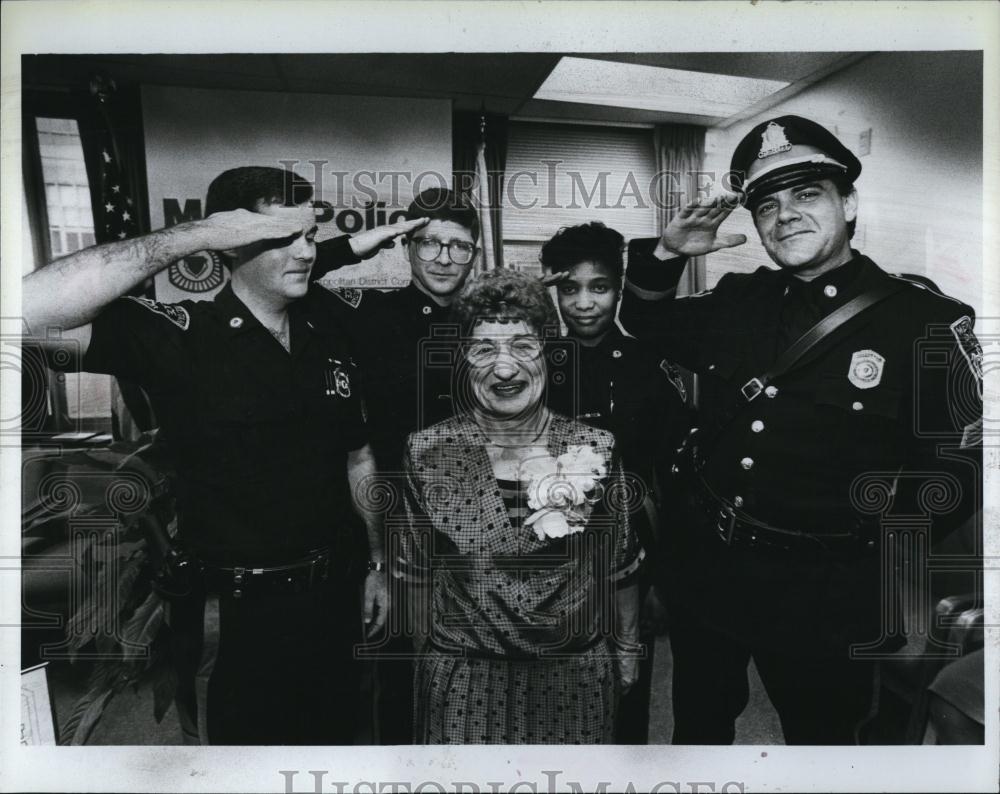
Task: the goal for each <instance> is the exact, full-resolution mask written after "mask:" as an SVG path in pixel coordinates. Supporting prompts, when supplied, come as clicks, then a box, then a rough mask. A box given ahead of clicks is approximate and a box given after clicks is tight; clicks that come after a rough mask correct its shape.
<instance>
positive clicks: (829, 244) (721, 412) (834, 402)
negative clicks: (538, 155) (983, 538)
mask: <svg viewBox="0 0 1000 794" xmlns="http://www.w3.org/2000/svg"><path fill="white" fill-rule="evenodd" d="M731 168H732V171H733V172H735V173H736V174H737V181H736V186H737V187H738V188H740V189H741V190H742V203H743V204H744V205H745V206H746V208H747V209H748V210H749V211H750V212H751V213H752V215H753V220H754V224H755V226H756V228H757V232H758V234H759V235H760V239H761V243H762V244H763V245H764V248H765V249H766V250H767V252H768V254H769V255H770V257H771V259H772V260H773V261H774V262H775V264H777V265H778V269H776V270H775V269H769V268H763V267H762V268H760V269H758V270H757V271H756V272H754V273H751V274H745V275H744V274H732V273H730V274H727V275H726V276H724V277H723V278H722V279H720V281H719V282H718V284H717V285H716V286H715V288H714V289H712V290H710V291H708V292H705V293H701V294H699V295H696V296H690V297H686V298H682V299H674V287H675V285H676V283H677V280H678V278H679V277H680V273H681V270H682V269H683V267H684V264H685V259H684V257H688V256H697V255H702V254H707V253H710V252H712V251H717V250H719V249H721V248H727V247H732V246H736V245H740V244H742V243H743V242H745V239H746V238H745V237H744V236H743V235H733V234H720V233H719V231H718V229H719V226H720V224H721V223H722V221H723V220H725V218H726V217H727V216H728V215H729V213H730V212H731V211H732V209H733V208H734V207H735V206H736V204H737V201H736V200H737V196H734V195H726V196H722V197H720V198H717V199H706V200H700V201H695V202H692V203H691V204H689V205H687V206H686V207H685V208H683V209H682V210H681V212H680V213H679V214H678V215H677V216H676V217H675V218H674V219H673V220H672V221H671V222H670V223H669V224H668V226H667V228H666V229H665V230H664V232H663V235H662V237H661V238H660V239H659V240H653V241H633V244H632V246H631V247H630V252H629V269H628V280H627V284H626V292H625V296H624V299H623V303H622V309H621V314H620V316H621V320H622V323H623V325H624V327H625V328H626V329H627V330H628V331H630V332H631V333H633V334H635V335H636V336H638V337H640V338H642V339H645V340H648V341H650V342H652V343H654V344H656V345H657V346H658V349H659V350H660V351H661V352H662V353H663V354H664V355H667V356H671V357H674V358H675V359H676V360H677V361H678V363H680V364H681V365H683V366H685V367H688V368H690V369H691V370H693V371H695V372H696V373H697V374H698V375H699V376H700V384H701V386H700V404H699V420H698V424H699V429H698V431H697V432H695V433H694V434H693V435H692V436H691V437H690V443H689V444H688V446H687V450H686V456H685V459H684V461H682V462H681V463H680V464H679V466H680V467H681V468H686V469H687V476H688V479H687V480H686V481H687V482H688V483H689V487H690V489H691V510H692V527H693V531H692V533H691V535H690V537H688V539H687V541H686V543H685V544H684V547H683V549H682V550H681V552H679V553H678V555H677V556H676V558H675V559H674V560H673V563H674V564H673V566H672V570H671V574H670V579H669V582H668V586H670V587H672V588H673V589H674V591H675V592H676V593H677V594H678V597H679V598H681V599H682V600H683V601H684V603H685V604H686V609H685V610H684V612H683V615H682V616H676V615H675V616H674V617H675V618H676V619H677V620H675V622H674V624H673V625H672V629H671V645H672V648H673V653H674V682H673V699H674V700H673V705H674V715H675V726H676V727H675V733H674V742H675V743H679V744H702V743H730V742H732V741H733V738H734V721H735V719H736V717H737V716H738V715H739V714H740V713H741V712H742V710H743V709H744V707H745V706H746V703H747V698H748V685H747V665H748V662H749V659H750V658H751V657H752V658H753V659H754V662H755V665H756V667H757V669H758V671H759V673H760V675H761V678H762V680H763V682H764V686H765V688H766V689H767V692H768V695H769V697H770V699H771V701H772V703H773V704H774V706H775V708H776V710H777V712H778V715H779V717H780V719H781V725H782V729H783V731H784V735H785V740H786V742H787V743H789V744H847V743H852V742H854V741H856V740H857V739H858V736H859V733H858V731H859V727H860V726H861V725H862V723H863V722H864V721H865V718H866V717H867V716H869V715H870V713H871V711H872V709H873V689H874V687H873V682H874V678H875V677H874V672H875V663H874V662H872V661H867V660H865V659H862V658H852V655H851V648H852V645H857V644H859V643H875V642H876V641H878V640H879V639H880V635H881V628H882V625H883V620H884V619H885V620H891V619H894V618H895V617H898V616H892V615H886V616H883V611H884V609H883V608H884V605H885V598H884V596H883V588H886V589H887V590H888V588H890V587H892V583H890V582H883V576H882V574H881V570H880V549H879V545H880V541H881V537H880V536H881V529H880V527H879V525H878V518H877V516H872V515H871V514H869V513H865V512H863V511H862V510H861V509H860V508H861V507H862V506H863V505H861V502H862V501H863V499H858V498H856V497H857V494H854V493H853V492H852V487H854V486H855V484H856V478H859V477H862V476H864V475H866V474H868V473H886V472H888V473H889V474H888V476H889V478H890V479H891V478H892V476H893V473H894V472H898V471H899V470H900V469H904V470H912V471H919V472H926V473H929V474H930V475H931V476H933V474H934V473H938V472H947V473H949V474H950V475H953V476H954V477H955V478H956V481H957V482H959V483H960V484H961V491H962V495H963V496H964V497H965V501H964V502H963V503H962V504H961V506H960V508H959V509H957V510H955V511H954V512H953V513H952V514H950V515H949V516H947V517H946V518H945V519H943V520H941V521H939V522H938V523H937V524H936V525H935V527H934V530H935V531H936V532H937V531H940V530H942V529H944V530H947V529H948V528H950V527H951V526H954V525H955V524H957V523H958V520H959V519H961V518H962V517H963V515H966V514H968V513H970V512H972V511H973V510H974V509H975V508H976V504H975V495H976V494H977V493H978V492H979V487H978V483H977V480H979V478H980V476H981V475H980V469H979V467H978V465H977V463H976V458H977V453H978V450H977V448H976V444H977V432H978V430H979V428H981V424H978V423H981V412H982V403H981V388H980V385H979V383H978V380H979V378H981V350H980V348H979V345H978V343H977V342H976V340H975V337H974V336H973V335H972V323H973V320H972V317H973V313H972V310H971V309H970V308H969V307H968V306H966V305H964V304H962V303H960V302H958V301H955V300H952V299H951V298H948V297H946V296H944V295H942V294H940V293H937V292H935V291H933V290H932V289H928V288H927V287H926V285H923V284H916V283H913V282H910V281H907V280H904V279H900V278H896V277H893V276H891V275H889V274H888V273H886V272H885V271H883V270H882V269H881V268H879V267H878V266H877V265H876V264H875V263H874V262H872V261H871V260H870V259H868V258H867V257H865V256H863V255H862V254H860V253H858V252H857V251H855V250H852V249H851V246H850V239H851V235H852V232H853V227H854V223H855V221H856V218H857V214H858V196H857V193H856V191H855V189H854V181H855V179H856V178H857V177H858V175H859V174H860V172H861V164H860V162H859V161H858V159H857V158H856V157H855V156H854V155H853V154H852V153H851V152H850V151H849V150H848V149H847V148H846V147H845V146H844V145H843V144H841V143H840V141H839V140H837V138H836V137H835V136H834V135H832V134H831V133H830V132H829V131H827V130H826V129H824V128H823V127H822V126H820V125H819V124H816V123H815V122H812V121H810V120H808V119H804V118H800V117H797V116H782V117H780V118H775V119H772V120H770V121H767V122H764V123H762V124H760V125H758V126H757V127H755V128H754V129H753V130H751V131H750V133H748V134H747V136H746V137H745V138H744V139H743V140H742V142H741V143H740V144H739V146H738V147H737V149H736V151H735V153H734V155H733V159H732V166H731ZM678 257H679V258H678ZM933 328H938V329H944V334H945V338H946V340H948V342H949V344H947V345H946V347H947V350H946V355H945V359H946V361H947V366H948V371H947V372H946V374H947V377H944V378H936V379H935V378H933V377H924V376H925V375H926V374H927V373H926V372H920V371H918V369H917V362H916V359H915V355H914V350H915V349H916V345H917V342H918V341H919V340H921V339H924V338H926V337H927V335H928V332H929V329H933ZM926 417H934V421H935V422H936V427H935V431H936V432H935V433H933V434H928V433H922V432H921V427H922V423H923V421H924V419H925V418H926ZM932 436H933V437H932ZM942 443H948V444H950V446H951V447H952V449H951V450H950V451H949V452H948V454H947V455H945V454H941V455H939V454H938V452H937V447H938V445H941V444H942ZM963 456H964V457H963ZM681 617H682V618H683V620H681V619H680V618H681ZM678 623H680V624H681V625H678ZM900 644H901V643H900ZM897 647H898V646H897ZM885 650H892V647H886V648H885Z"/></svg>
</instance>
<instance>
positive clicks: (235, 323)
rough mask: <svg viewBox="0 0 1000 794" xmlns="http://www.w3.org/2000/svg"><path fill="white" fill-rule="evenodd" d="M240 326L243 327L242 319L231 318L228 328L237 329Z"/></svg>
mask: <svg viewBox="0 0 1000 794" xmlns="http://www.w3.org/2000/svg"><path fill="white" fill-rule="evenodd" d="M241 325H243V318H242V317H233V318H232V319H231V320H230V321H229V327H230V328H239V327H240V326H241Z"/></svg>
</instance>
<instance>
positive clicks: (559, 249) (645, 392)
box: [541, 221, 690, 744]
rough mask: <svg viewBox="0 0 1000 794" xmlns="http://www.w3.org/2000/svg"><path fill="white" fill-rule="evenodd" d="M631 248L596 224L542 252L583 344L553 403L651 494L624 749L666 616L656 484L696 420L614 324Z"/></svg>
mask: <svg viewBox="0 0 1000 794" xmlns="http://www.w3.org/2000/svg"><path fill="white" fill-rule="evenodd" d="M624 247H625V239H624V238H623V237H622V236H621V234H619V233H618V232H617V231H615V230H614V229H609V228H608V227H606V226H605V225H604V224H602V223H599V222H596V221H595V222H592V223H587V224H582V225H580V226H571V227H567V228H564V229H560V230H559V232H558V233H557V234H556V235H555V236H554V237H553V238H552V239H551V240H549V241H548V242H547V243H545V245H544V246H542V254H541V261H542V266H543V267H544V268H545V271H546V277H545V280H546V281H547V282H548V283H552V284H555V290H556V297H557V303H558V305H559V314H560V316H561V317H562V320H563V322H564V323H565V324H566V329H567V332H568V336H569V339H571V340H573V341H574V342H575V343H576V344H575V345H574V347H573V349H572V350H571V351H568V354H569V356H568V357H569V360H570V361H571V362H574V363H573V365H572V366H575V367H576V370H577V371H576V373H575V377H571V378H566V379H565V380H564V381H563V382H562V383H555V382H553V383H551V384H550V385H549V400H548V401H549V405H550V407H551V408H553V409H554V410H556V411H558V412H560V413H563V414H566V415H568V416H571V417H573V418H576V419H579V420H580V421H582V422H586V423H587V424H589V425H591V426H593V427H598V428H601V429H602V430H609V431H611V432H612V433H614V436H615V442H616V447H617V449H618V450H619V451H620V454H621V456H622V460H623V463H624V466H625V471H626V476H627V477H628V478H629V479H630V480H631V481H632V482H635V483H636V486H637V492H641V493H643V494H644V495H645V499H644V505H643V507H644V508H645V509H644V510H642V511H637V512H636V513H635V514H633V517H632V518H633V522H634V525H635V527H636V531H637V532H638V534H639V539H640V541H641V543H642V546H643V549H644V550H645V552H646V558H645V560H644V561H643V564H642V567H641V569H640V572H639V579H640V593H641V598H642V602H643V603H644V615H643V620H641V622H640V626H641V634H640V642H642V644H643V645H644V646H645V647H646V656H645V657H644V658H643V659H641V660H638V668H639V669H638V678H637V682H636V685H635V686H634V687H632V689H631V690H629V692H628V694H627V695H625V697H624V698H623V699H622V702H621V703H620V704H619V707H618V712H617V717H616V729H615V742H616V743H617V744H645V743H647V742H648V740H649V699H650V687H651V683H652V673H653V649H654V647H655V646H654V643H655V641H656V632H655V623H656V622H657V618H659V617H660V616H661V615H662V612H663V608H662V606H661V605H660V602H659V599H658V596H657V594H656V592H655V590H651V588H652V584H653V582H654V581H655V580H656V579H657V578H658V577H657V576H656V575H655V573H654V571H655V570H656V568H657V567H658V563H659V560H660V554H659V552H660V546H661V544H662V539H661V537H660V534H661V532H660V524H661V523H663V521H664V520H666V521H669V520H670V519H669V517H667V516H664V515H663V512H662V505H661V498H662V496H663V494H662V492H661V489H660V488H659V487H658V484H659V480H660V477H661V475H662V474H663V473H664V472H665V471H666V469H668V468H669V462H668V461H669V455H670V453H672V452H673V450H674V449H675V448H676V447H677V445H678V443H680V441H681V439H682V438H683V436H684V434H685V433H686V431H687V429H688V427H689V426H690V420H689V416H688V410H687V407H686V405H685V402H684V400H685V388H684V383H683V381H682V380H681V378H680V375H679V373H678V372H677V369H676V368H675V367H674V366H673V365H672V364H671V363H670V362H668V361H667V360H666V359H664V358H662V356H658V355H656V354H655V352H654V351H652V350H650V349H649V348H648V347H647V346H646V345H644V344H643V343H642V342H640V341H638V340H637V339H634V338H632V337H630V336H626V335H625V334H623V333H622V332H621V329H619V328H618V326H617V325H616V324H615V313H616V311H617V309H618V302H619V299H620V298H621V293H622V280H623V273H624V262H623V254H624ZM670 512H673V510H672V508H670Z"/></svg>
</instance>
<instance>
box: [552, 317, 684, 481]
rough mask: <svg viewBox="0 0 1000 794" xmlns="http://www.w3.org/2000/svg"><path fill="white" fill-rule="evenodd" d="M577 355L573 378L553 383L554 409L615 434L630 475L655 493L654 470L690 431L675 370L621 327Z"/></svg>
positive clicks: (578, 346) (583, 347) (582, 347)
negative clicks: (576, 369) (653, 488)
mask: <svg viewBox="0 0 1000 794" xmlns="http://www.w3.org/2000/svg"><path fill="white" fill-rule="evenodd" d="M568 341H572V339H570V340H568ZM574 353H575V358H576V359H577V362H578V371H577V373H575V376H574V377H563V378H560V379H559V382H558V383H557V382H555V380H554V379H550V380H551V383H550V387H549V389H550V397H549V405H550V407H551V408H553V410H556V411H558V412H560V413H564V414H568V415H569V416H572V417H574V418H576V419H578V420H580V421H581V422H586V423H587V424H589V425H591V426H592V427H597V428H600V429H602V430H608V431H610V432H612V433H613V434H614V435H615V441H616V446H617V448H618V450H619V452H620V453H621V454H622V456H623V459H624V461H625V466H626V469H627V471H628V472H629V473H631V474H634V475H636V476H638V477H640V478H641V479H642V480H643V483H644V485H645V486H646V488H647V489H652V487H653V469H654V466H655V465H656V464H657V463H659V462H660V461H661V460H662V459H664V457H665V452H667V451H673V450H674V449H675V448H676V447H677V444H678V443H679V441H680V439H681V438H682V437H683V435H684V433H685V431H686V429H687V427H688V426H689V421H688V410H687V407H686V405H685V398H686V391H685V386H684V383H683V381H682V380H681V377H680V374H679V372H678V370H677V368H676V367H674V366H673V365H672V364H671V363H670V362H669V361H667V360H666V359H663V358H662V357H660V356H658V355H656V354H655V353H654V352H653V350H652V349H650V348H649V347H648V346H647V345H645V344H643V343H642V342H640V341H639V340H637V339H634V338H633V337H630V336H626V335H625V334H623V333H622V332H621V330H620V329H619V328H618V327H617V326H613V327H612V328H611V330H609V331H608V333H607V334H606V335H605V336H604V338H603V339H601V341H600V342H599V343H598V344H596V345H593V346H587V345H582V344H579V343H577V344H575V345H574Z"/></svg>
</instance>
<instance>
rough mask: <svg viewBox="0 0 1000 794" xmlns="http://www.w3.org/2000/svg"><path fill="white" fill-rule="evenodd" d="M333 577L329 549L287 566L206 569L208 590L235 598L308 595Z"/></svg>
mask: <svg viewBox="0 0 1000 794" xmlns="http://www.w3.org/2000/svg"><path fill="white" fill-rule="evenodd" d="M329 574H330V551H329V549H320V550H317V551H315V552H312V553H310V554H309V555H308V556H307V557H304V558H302V559H301V560H296V561H294V562H291V563H288V564H287V565H274V566H243V565H233V566H212V565H206V566H205V569H204V576H205V586H206V588H207V589H208V590H209V591H210V592H216V593H218V594H219V595H223V596H231V597H232V598H247V597H252V596H258V595H275V594H290V593H305V592H308V591H309V590H311V589H313V588H314V587H316V586H318V585H319V584H320V583H321V582H325V581H326V580H327V578H328V576H329Z"/></svg>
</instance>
